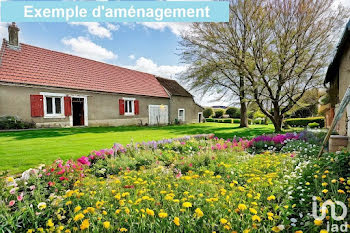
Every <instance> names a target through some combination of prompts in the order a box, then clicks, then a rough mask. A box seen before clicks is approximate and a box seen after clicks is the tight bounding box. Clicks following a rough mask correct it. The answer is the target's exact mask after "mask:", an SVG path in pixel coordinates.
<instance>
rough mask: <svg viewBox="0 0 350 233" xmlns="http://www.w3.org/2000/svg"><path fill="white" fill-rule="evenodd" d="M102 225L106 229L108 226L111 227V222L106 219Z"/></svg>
mask: <svg viewBox="0 0 350 233" xmlns="http://www.w3.org/2000/svg"><path fill="white" fill-rule="evenodd" d="M103 227H104V228H106V229H108V228H110V227H111V223H110V222H108V221H106V222H104V223H103Z"/></svg>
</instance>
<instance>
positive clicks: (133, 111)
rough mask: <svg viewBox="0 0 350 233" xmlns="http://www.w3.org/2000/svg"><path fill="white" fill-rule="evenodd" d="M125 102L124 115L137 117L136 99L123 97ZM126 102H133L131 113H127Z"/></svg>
mask: <svg viewBox="0 0 350 233" xmlns="http://www.w3.org/2000/svg"><path fill="white" fill-rule="evenodd" d="M123 100H124V115H125V116H134V115H135V100H136V99H135V98H128V97H123ZM126 101H131V112H126V111H125V106H126Z"/></svg>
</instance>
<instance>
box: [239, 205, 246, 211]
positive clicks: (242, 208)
mask: <svg viewBox="0 0 350 233" xmlns="http://www.w3.org/2000/svg"><path fill="white" fill-rule="evenodd" d="M238 209H240V210H246V209H247V206H246V205H244V204H239V205H238Z"/></svg>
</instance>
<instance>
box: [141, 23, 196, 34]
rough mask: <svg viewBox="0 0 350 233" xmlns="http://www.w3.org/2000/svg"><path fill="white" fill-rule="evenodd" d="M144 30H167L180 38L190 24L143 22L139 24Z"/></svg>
mask: <svg viewBox="0 0 350 233" xmlns="http://www.w3.org/2000/svg"><path fill="white" fill-rule="evenodd" d="M140 24H142V25H143V26H145V27H146V28H151V29H153V30H159V31H164V30H165V29H169V30H170V31H171V32H172V33H174V34H175V35H177V36H180V35H181V33H185V32H187V31H188V30H189V29H190V25H191V23H167V22H159V23H158V22H145V23H140Z"/></svg>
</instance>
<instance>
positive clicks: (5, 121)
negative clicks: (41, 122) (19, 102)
mask: <svg viewBox="0 0 350 233" xmlns="http://www.w3.org/2000/svg"><path fill="white" fill-rule="evenodd" d="M29 128H35V123H34V122H26V121H23V120H21V119H19V118H18V117H15V116H3V117H0V129H29Z"/></svg>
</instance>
